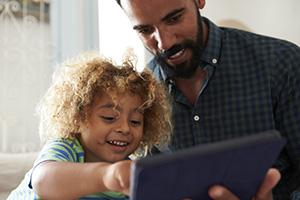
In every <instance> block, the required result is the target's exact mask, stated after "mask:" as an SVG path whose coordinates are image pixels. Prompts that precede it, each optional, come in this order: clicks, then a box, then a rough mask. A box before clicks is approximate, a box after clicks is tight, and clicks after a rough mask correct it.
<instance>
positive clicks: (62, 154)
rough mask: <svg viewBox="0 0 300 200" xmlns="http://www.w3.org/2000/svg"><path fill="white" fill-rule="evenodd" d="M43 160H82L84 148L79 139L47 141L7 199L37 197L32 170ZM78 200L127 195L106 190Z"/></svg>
mask: <svg viewBox="0 0 300 200" xmlns="http://www.w3.org/2000/svg"><path fill="white" fill-rule="evenodd" d="M45 161H59V162H77V163H83V162H84V150H83V148H82V146H81V145H80V143H79V141H78V140H77V139H75V140H74V141H71V140H68V139H57V140H53V141H50V142H48V143H47V144H46V145H45V146H44V147H43V149H42V151H41V153H40V155H39V157H38V158H37V160H36V161H35V163H34V167H33V168H32V169H31V170H30V171H29V172H28V173H27V174H26V176H25V178H24V180H23V181H22V182H21V184H20V185H19V186H18V187H17V188H16V189H15V190H14V191H13V192H12V193H11V194H10V196H9V197H8V199H7V200H19V199H22V200H34V199H41V198H39V197H38V196H37V195H36V194H35V192H34V190H33V189H32V187H31V174H32V170H33V169H34V168H35V167H36V166H37V165H39V164H40V163H42V162H45ZM79 199H80V200H91V199H98V200H107V199H111V200H127V199H129V197H128V196H127V195H125V194H122V193H120V192H114V191H107V192H101V193H97V194H91V195H88V196H85V197H82V198H79Z"/></svg>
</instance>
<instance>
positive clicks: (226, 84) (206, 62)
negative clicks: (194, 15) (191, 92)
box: [148, 18, 300, 199]
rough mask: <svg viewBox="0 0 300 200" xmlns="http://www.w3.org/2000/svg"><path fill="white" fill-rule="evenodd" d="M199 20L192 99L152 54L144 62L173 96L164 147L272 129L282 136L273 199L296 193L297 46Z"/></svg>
mask: <svg viewBox="0 0 300 200" xmlns="http://www.w3.org/2000/svg"><path fill="white" fill-rule="evenodd" d="M203 20H204V22H205V23H206V24H208V26H209V37H208V41H207V44H206V47H205V50H204V53H203V55H202V58H201V60H202V61H201V63H200V67H201V68H202V69H204V70H205V71H206V74H207V75H206V79H205V81H204V84H203V87H202V89H201V91H200V93H199V95H198V98H197V102H196V104H195V105H192V104H191V102H189V100H188V99H187V97H186V96H185V95H184V94H183V93H182V92H181V91H180V89H178V87H177V86H176V84H175V82H174V81H173V80H172V79H170V77H168V76H167V75H166V74H165V73H164V72H163V70H162V68H161V67H160V66H159V65H158V64H157V63H156V62H155V60H152V61H151V62H150V63H149V65H148V67H149V68H150V69H152V71H154V73H155V76H156V77H157V79H158V80H160V81H163V82H164V83H166V85H167V86H168V88H169V92H170V93H171V94H172V96H173V98H174V106H173V109H174V111H173V114H174V119H173V120H174V135H173V140H172V145H171V146H170V150H175V149H181V148H185V147H190V146H195V145H201V144H205V143H211V142H216V141H220V140H225V139H230V138H234V137H240V136H245V135H250V134H255V133H258V132H262V131H267V130H272V129H277V130H279V131H280V132H281V134H282V136H283V137H285V138H287V140H288V142H287V146H286V148H285V149H284V151H283V152H282V153H281V155H280V156H279V158H278V160H277V161H276V163H275V164H274V167H276V168H278V169H279V171H280V172H281V175H282V179H281V181H280V183H279V184H278V185H277V187H276V188H275V189H274V191H273V194H274V199H300V48H299V47H297V46H296V45H294V44H292V43H290V42H287V41H283V40H279V39H274V38H270V37H265V36H261V35H257V34H253V33H249V32H245V31H241V30H237V29H231V28H220V27H217V26H216V25H215V24H213V23H212V22H211V21H209V20H208V19H206V18H203ZM253 164H257V163H253ZM297 188H298V189H297Z"/></svg>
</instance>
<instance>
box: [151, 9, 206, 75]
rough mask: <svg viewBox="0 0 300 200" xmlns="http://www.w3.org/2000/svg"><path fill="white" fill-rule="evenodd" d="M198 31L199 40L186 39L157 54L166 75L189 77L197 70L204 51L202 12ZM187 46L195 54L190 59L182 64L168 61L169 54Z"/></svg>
mask: <svg viewBox="0 0 300 200" xmlns="http://www.w3.org/2000/svg"><path fill="white" fill-rule="evenodd" d="M198 12H199V11H198ZM197 18H198V20H197V21H198V33H197V40H196V41H193V40H185V41H183V42H182V43H180V44H175V45H174V46H172V47H171V48H170V49H168V50H165V51H164V52H162V53H158V54H156V55H155V57H154V59H155V60H156V61H157V63H158V64H160V66H161V67H162V69H163V70H164V72H165V73H166V75H167V76H168V77H170V78H182V79H189V78H190V77H191V76H192V75H193V74H194V72H195V71H196V69H197V67H198V66H199V63H200V61H201V56H202V53H203V27H202V20H201V17H200V13H199V15H198V17H197ZM183 48H185V50H187V49H190V50H192V52H193V54H192V57H191V59H190V60H187V61H185V62H183V63H181V64H178V65H175V66H171V65H169V64H168V63H167V62H166V59H167V58H168V57H169V56H172V55H174V54H175V53H177V52H179V51H180V50H182V49H183Z"/></svg>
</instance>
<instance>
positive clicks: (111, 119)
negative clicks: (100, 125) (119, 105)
mask: <svg viewBox="0 0 300 200" xmlns="http://www.w3.org/2000/svg"><path fill="white" fill-rule="evenodd" d="M101 118H102V119H104V120H105V121H109V122H113V121H115V120H116V118H115V117H107V116H101Z"/></svg>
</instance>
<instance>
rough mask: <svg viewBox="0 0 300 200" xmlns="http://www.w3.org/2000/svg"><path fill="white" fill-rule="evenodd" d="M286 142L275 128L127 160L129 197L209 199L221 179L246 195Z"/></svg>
mask: <svg viewBox="0 0 300 200" xmlns="http://www.w3.org/2000/svg"><path fill="white" fill-rule="evenodd" d="M285 144H286V139H284V138H281V135H280V133H279V132H278V131H275V130H274V131H267V132H263V133H258V134H255V135H251V136H245V137H241V138H235V139H231V140H225V141H220V142H215V143H210V144H204V145H201V146H197V147H192V148H187V149H183V150H179V151H176V152H174V153H171V154H160V155H155V156H151V157H146V158H144V159H141V160H138V161H137V162H136V163H135V164H134V165H133V166H132V169H131V188H130V199H131V200H182V199H183V198H190V199H193V200H198V199H201V200H209V199H210V197H209V196H208V188H209V187H210V186H212V185H215V184H221V185H224V186H226V187H227V188H228V189H229V190H231V191H232V192H233V193H235V194H236V195H237V196H238V197H239V198H240V199H241V200H251V199H252V197H253V196H254V195H255V193H256V191H257V189H258V188H259V186H260V184H261V182H262V181H263V179H264V176H265V174H266V172H267V170H268V169H269V168H270V167H271V166H272V165H273V164H274V162H275V160H276V158H277V157H278V155H279V154H280V152H281V150H282V149H283V148H284V146H285Z"/></svg>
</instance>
